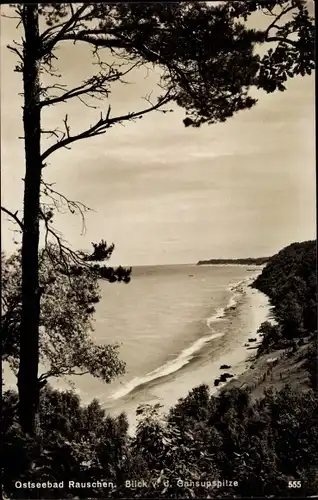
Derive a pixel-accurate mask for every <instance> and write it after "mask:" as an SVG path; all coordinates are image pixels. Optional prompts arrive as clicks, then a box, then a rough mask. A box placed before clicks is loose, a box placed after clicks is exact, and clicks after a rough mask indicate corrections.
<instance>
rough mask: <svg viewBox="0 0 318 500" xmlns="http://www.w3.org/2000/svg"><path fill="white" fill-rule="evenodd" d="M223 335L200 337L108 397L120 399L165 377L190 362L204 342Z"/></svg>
mask: <svg viewBox="0 0 318 500" xmlns="http://www.w3.org/2000/svg"><path fill="white" fill-rule="evenodd" d="M223 335H225V334H224V333H213V334H211V335H206V336H205V337H201V338H200V339H198V340H196V341H195V342H194V343H193V344H192V345H191V346H190V347H187V348H186V349H183V351H181V353H180V354H179V356H177V357H176V358H175V359H173V360H172V361H167V363H165V364H164V365H162V366H160V367H159V368H156V369H155V370H153V371H151V372H149V373H147V374H146V375H145V376H144V377H135V378H133V379H132V380H130V381H129V382H128V383H127V384H125V385H124V387H122V388H121V389H119V390H118V391H116V392H115V393H114V394H112V395H111V396H110V398H109V399H120V398H122V397H124V396H127V395H128V394H129V393H130V392H132V391H133V390H135V389H137V387H140V386H142V385H144V384H147V383H149V382H153V381H154V380H156V379H159V378H162V377H166V376H167V375H171V374H172V373H174V372H176V371H178V370H180V368H182V367H183V366H185V365H187V364H188V363H190V361H191V360H192V359H193V357H194V355H195V354H196V352H197V351H199V350H200V349H201V348H202V347H203V345H204V344H206V343H207V342H210V341H211V340H214V339H217V338H219V337H223Z"/></svg>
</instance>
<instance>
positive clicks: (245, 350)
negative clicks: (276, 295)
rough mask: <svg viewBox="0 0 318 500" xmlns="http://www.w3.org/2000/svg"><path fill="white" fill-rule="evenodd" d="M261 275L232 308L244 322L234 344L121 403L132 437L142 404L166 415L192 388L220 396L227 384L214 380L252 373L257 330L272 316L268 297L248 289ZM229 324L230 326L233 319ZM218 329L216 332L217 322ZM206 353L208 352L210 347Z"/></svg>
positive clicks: (247, 282)
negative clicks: (203, 388) (203, 386)
mask: <svg viewBox="0 0 318 500" xmlns="http://www.w3.org/2000/svg"><path fill="white" fill-rule="evenodd" d="M258 274H259V271H258V272H257V273H255V274H254V273H253V274H252V276H251V277H249V278H248V279H246V280H244V282H243V283H241V284H240V285H239V287H238V289H237V292H238V293H239V294H240V296H241V298H242V299H244V300H241V302H239V303H238V304H237V305H236V306H233V308H232V311H231V312H230V314H231V315H232V318H233V323H234V319H235V316H236V315H237V314H240V316H241V318H240V320H241V322H243V325H244V327H243V328H241V329H240V331H239V332H237V333H235V332H231V341H230V342H229V341H228V340H227V342H226V343H225V342H224V345H222V346H221V347H220V354H219V356H217V357H216V356H214V357H213V359H212V357H211V358H209V357H208V358H207V359H205V360H202V359H201V360H200V353H199V354H198V359H197V362H195V363H191V364H190V365H188V366H187V369H186V370H183V369H181V370H179V371H177V372H175V373H174V374H172V375H171V376H169V377H166V379H161V380H160V383H158V382H159V381H158V380H156V381H154V382H153V385H151V384H148V385H147V387H145V389H144V391H142V390H141V391H138V394H137V393H136V394H133V393H132V394H131V395H128V396H127V397H125V398H122V399H121V400H120V407H121V410H122V411H125V412H126V414H127V417H128V421H129V424H130V432H131V433H133V432H134V430H135V428H136V424H137V421H136V414H135V412H136V409H137V407H138V405H139V404H146V403H148V404H156V403H160V404H161V405H162V407H161V412H162V413H166V412H167V411H168V410H169V408H171V407H172V406H173V405H175V404H176V403H177V401H178V399H179V398H184V397H185V396H186V395H187V394H188V393H189V391H190V390H191V388H194V387H196V386H199V385H201V384H207V385H208V386H209V388H210V392H211V394H217V393H218V392H219V391H220V389H223V388H224V387H225V385H226V383H221V384H220V385H219V386H217V387H216V386H215V385H214V381H215V379H217V378H219V377H220V375H221V373H224V372H229V373H231V374H233V378H231V379H228V380H229V381H230V380H235V379H237V378H238V377H239V376H240V375H241V374H242V373H243V372H245V371H246V370H248V369H249V367H250V366H251V363H252V360H253V357H254V355H255V353H256V347H257V345H258V344H259V342H260V339H261V337H260V335H258V334H257V330H258V328H259V326H260V325H261V323H263V322H264V321H266V320H267V319H268V317H269V312H270V306H269V300H268V298H267V296H266V295H264V294H263V293H261V292H259V291H258V290H256V289H253V288H251V287H250V286H249V285H250V284H251V283H252V282H253V281H254V280H255V278H256V276H257V275H258ZM220 321H222V318H220ZM229 321H230V325H231V319H229ZM215 328H217V322H216V323H215ZM250 338H253V339H256V341H254V342H249V339H250ZM205 349H207V350H208V346H206V347H205ZM223 364H224V365H225V364H226V365H229V366H231V369H227V370H220V366H221V365H223ZM118 403H119V402H118ZM110 413H112V414H116V413H118V407H117V408H113V409H110Z"/></svg>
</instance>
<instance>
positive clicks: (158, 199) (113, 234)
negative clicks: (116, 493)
mask: <svg viewBox="0 0 318 500" xmlns="http://www.w3.org/2000/svg"><path fill="white" fill-rule="evenodd" d="M6 8H7V7H6ZM263 21H264V19H260V18H258V19H256V24H257V23H262V22H263ZM19 37H20V33H19V30H18V29H17V28H16V21H14V20H11V19H7V18H2V19H1V66H0V70H1V71H0V74H1V77H0V78H1V183H2V186H1V204H2V205H4V206H6V207H7V208H8V209H10V210H12V211H13V212H15V211H16V210H21V208H22V200H23V181H22V178H23V176H24V159H23V152H24V151H23V141H22V140H21V139H19V136H22V135H23V132H22V121H21V119H22V109H21V106H22V98H21V96H19V95H18V94H19V93H21V91H22V82H21V75H20V73H16V72H14V71H13V69H14V66H15V64H16V55H14V54H12V53H11V52H10V51H9V50H8V49H7V48H6V45H7V44H8V43H12V39H16V40H19ZM57 55H58V57H59V61H58V65H57V67H58V69H59V70H60V72H61V74H62V75H63V80H60V83H62V81H63V83H67V84H69V85H71V84H78V83H79V82H80V81H81V79H82V78H85V77H87V76H88V75H89V74H90V72H91V71H92V66H91V64H90V62H91V56H90V54H89V52H88V51H87V50H85V49H84V48H83V47H74V46H73V45H72V44H68V43H65V44H63V45H61V47H60V48H59V50H58V53H57ZM157 81H158V74H156V73H154V72H147V71H146V70H145V69H141V70H136V71H134V73H132V74H131V76H130V77H129V82H130V83H129V85H116V86H114V87H113V90H112V94H111V96H110V103H111V105H112V113H113V114H114V115H116V114H119V113H122V112H125V113H126V112H128V111H136V110H138V109H141V108H143V107H145V105H146V103H145V101H144V99H143V97H144V96H145V95H146V94H147V93H150V92H151V91H152V90H154V91H155V89H156V83H157ZM258 98H259V102H258V103H257V105H256V106H255V107H254V108H252V109H251V110H249V111H243V112H240V113H238V114H236V115H235V116H234V117H233V118H230V119H229V120H228V121H227V122H225V123H222V124H215V125H209V126H208V125H205V126H203V127H201V128H199V129H193V128H190V127H189V128H185V127H184V125H183V123H182V119H183V118H184V111H183V110H182V109H180V108H177V107H176V106H172V108H173V109H174V112H173V113H167V114H162V113H158V112H153V113H149V114H148V115H146V116H145V117H144V118H143V119H141V120H137V121H136V122H135V123H127V124H126V125H125V126H121V125H117V126H115V127H113V128H112V129H110V130H109V131H108V132H107V133H106V134H105V135H103V136H98V137H95V138H92V139H87V140H84V141H79V142H77V143H75V144H74V145H73V146H72V149H71V150H65V149H63V150H61V151H59V152H57V153H56V154H54V155H52V157H51V158H50V161H49V165H48V166H47V167H46V168H45V171H44V178H45V180H46V181H48V182H55V183H56V185H55V188H56V189H58V190H60V191H61V192H62V193H63V194H64V195H66V196H67V197H69V198H70V199H73V200H79V201H81V202H83V203H84V204H86V205H88V206H89V207H91V208H92V209H93V210H94V211H92V212H90V213H88V214H87V218H86V219H87V220H86V226H87V230H86V233H85V234H84V235H81V221H80V219H79V218H76V217H74V216H70V215H60V216H58V217H57V218H56V226H57V227H58V229H59V230H60V231H62V233H63V234H64V237H65V238H66V239H67V240H68V241H69V242H70V244H71V245H72V246H73V248H89V245H90V242H91V241H99V240H100V239H102V238H103V239H105V240H106V241H107V242H108V243H111V242H114V243H115V251H114V254H113V257H112V259H111V261H110V262H111V263H112V264H114V265H118V264H122V265H142V264H145V265H151V264H174V263H192V262H197V261H198V260H200V259H208V258H239V257H248V256H268V255H272V254H274V253H276V252H277V251H278V250H280V249H281V248H283V247H284V246H286V245H288V244H290V243H292V242H294V241H303V240H308V239H314V238H315V237H316V232H315V228H316V221H315V213H316V199H315V198H316V193H315V141H314V136H315V130H314V109H315V105H314V77H313V76H306V77H304V78H295V79H292V80H290V81H289V82H288V85H287V90H286V91H285V92H283V93H281V92H276V93H274V94H265V93H264V92H262V93H259V94H258ZM107 106H108V103H105V105H104V109H106V108H107ZM168 107H169V108H171V106H168ZM65 113H68V116H69V122H70V124H71V126H72V132H74V133H76V132H79V131H81V130H83V129H84V128H85V127H86V126H87V125H90V124H92V123H94V121H95V120H96V117H97V119H98V118H99V111H96V110H92V109H89V108H87V107H85V106H84V105H83V104H81V103H80V102H79V101H76V102H70V103H69V104H67V105H65V104H58V105H56V106H54V107H50V108H46V110H45V113H44V116H43V126H44V127H45V128H54V127H57V126H60V125H61V124H62V120H63V117H64V115H65ZM48 144H49V143H48ZM45 147H46V144H45V142H44V143H43V149H44V148H45ZM6 219H7V218H6V217H3V218H2V220H3V223H2V224H3V225H2V248H3V249H4V250H6V251H8V252H11V251H14V250H15V249H16V248H17V245H15V244H14V238H16V235H15V234H14V233H13V232H12V230H13V229H14V225H13V224H12V223H9V222H7V221H6Z"/></svg>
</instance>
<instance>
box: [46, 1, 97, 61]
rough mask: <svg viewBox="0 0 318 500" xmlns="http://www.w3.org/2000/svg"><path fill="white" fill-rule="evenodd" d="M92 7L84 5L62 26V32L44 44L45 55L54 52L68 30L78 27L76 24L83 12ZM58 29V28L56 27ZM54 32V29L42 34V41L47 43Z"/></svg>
mask: <svg viewBox="0 0 318 500" xmlns="http://www.w3.org/2000/svg"><path fill="white" fill-rule="evenodd" d="M90 7H91V5H90V4H86V5H85V4H84V5H82V6H81V7H80V8H79V9H78V10H77V11H76V12H75V13H74V14H73V15H72V16H71V18H70V19H69V20H68V21H66V22H65V23H61V24H62V27H61V29H60V31H59V32H58V33H57V35H55V36H54V37H53V38H51V39H48V41H47V42H46V43H44V44H43V45H44V47H43V53H45V54H48V53H50V52H52V50H53V48H54V47H55V45H56V44H57V43H58V42H59V41H60V40H61V39H62V38H63V37H64V36H65V35H66V33H67V31H68V30H72V29H73V27H74V26H75V25H76V23H77V22H78V20H79V18H80V16H81V15H82V14H83V12H84V11H85V10H86V9H87V8H90ZM55 28H56V26H55ZM51 32H52V29H48V30H46V31H45V32H44V33H43V34H42V41H45V40H46V39H47V38H48V35H49V34H50V33H51Z"/></svg>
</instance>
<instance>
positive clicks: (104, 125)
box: [41, 90, 172, 168]
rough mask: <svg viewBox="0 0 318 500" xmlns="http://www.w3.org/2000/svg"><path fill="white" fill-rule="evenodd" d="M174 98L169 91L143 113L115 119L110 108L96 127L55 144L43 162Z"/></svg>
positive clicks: (142, 111)
mask: <svg viewBox="0 0 318 500" xmlns="http://www.w3.org/2000/svg"><path fill="white" fill-rule="evenodd" d="M171 98H172V96H171V95H170V90H168V91H167V92H166V94H165V96H161V97H159V98H158V102H157V103H156V104H153V105H151V106H150V107H148V108H146V109H143V110H141V111H138V112H135V113H127V114H126V115H122V116H117V117H115V118H109V115H110V110H111V107H110V106H109V107H108V111H107V115H106V117H105V118H103V116H102V114H101V117H100V119H99V120H98V122H97V123H95V125H92V126H91V127H89V128H88V129H87V130H85V131H84V132H82V133H80V134H77V135H74V136H71V135H70V136H69V137H66V138H64V139H63V140H61V141H59V142H57V143H56V144H53V146H51V147H50V148H48V149H47V150H46V151H45V152H44V153H43V154H42V156H41V160H42V162H44V160H46V158H48V157H49V156H50V155H51V154H53V153H54V152H55V151H57V150H58V149H61V148H64V147H66V146H68V145H69V144H72V143H74V142H76V141H79V140H81V139H87V138H89V137H95V136H97V135H101V134H104V133H105V132H106V131H107V129H109V128H110V127H111V126H112V125H114V123H123V122H125V121H130V120H135V119H137V118H141V117H142V116H144V115H145V114H147V113H149V112H151V111H155V110H157V109H159V108H160V107H161V106H163V105H164V104H167V103H168V102H169V101H170V100H171ZM45 166H46V165H45V164H44V165H43V167H42V168H44V167H45Z"/></svg>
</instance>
